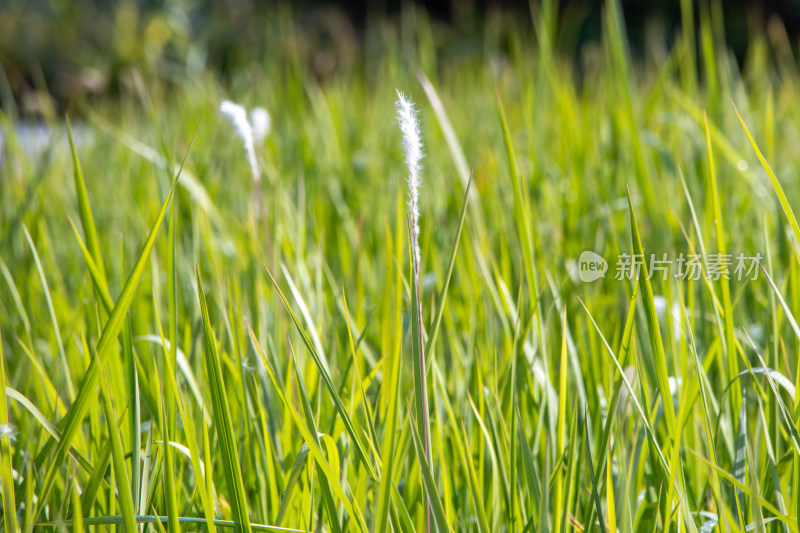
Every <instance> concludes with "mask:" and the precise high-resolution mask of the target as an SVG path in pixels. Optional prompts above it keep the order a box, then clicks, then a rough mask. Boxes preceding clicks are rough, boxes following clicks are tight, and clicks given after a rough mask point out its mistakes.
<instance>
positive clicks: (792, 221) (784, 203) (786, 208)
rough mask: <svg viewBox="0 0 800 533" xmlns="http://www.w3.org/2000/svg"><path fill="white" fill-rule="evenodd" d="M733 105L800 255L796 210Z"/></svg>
mask: <svg viewBox="0 0 800 533" xmlns="http://www.w3.org/2000/svg"><path fill="white" fill-rule="evenodd" d="M731 105H732V106H733V110H734V111H735V112H736V116H737V117H738V118H739V122H740V123H741V124H742V129H744V132H745V134H746V135H747V139H748V140H749V141H750V144H751V145H752V146H753V150H754V151H755V153H756V157H758V161H759V163H761V166H762V167H763V168H764V171H765V172H766V173H767V176H769V181H770V183H772V188H773V189H774V190H775V195H776V196H777V197H778V201H779V202H780V204H781V208H782V209H783V214H784V215H785V216H786V220H787V221H788V222H789V226H791V228H792V233H793V234H794V243H795V244H794V251H795V254H797V255H798V257H800V250H798V249H797V246H800V227H798V225H797V219H796V218H795V216H794V212H793V211H792V206H790V205H789V200H787V199H786V194H784V192H783V188H782V187H781V184H780V182H779V181H778V178H777V176H775V172H773V171H772V167H771V166H770V165H769V163H768V162H767V160H766V159H765V158H764V156H763V155H762V154H761V150H760V149H759V148H758V144H756V141H755V139H753V136H752V135H750V130H749V129H748V128H747V124H745V123H744V119H743V118H742V115H740V114H739V110H738V109H736V106H735V105H734V104H733V101H731Z"/></svg>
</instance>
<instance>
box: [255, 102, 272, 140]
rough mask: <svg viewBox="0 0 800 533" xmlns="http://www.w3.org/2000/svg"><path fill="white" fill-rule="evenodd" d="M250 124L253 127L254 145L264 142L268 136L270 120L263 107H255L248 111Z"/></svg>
mask: <svg viewBox="0 0 800 533" xmlns="http://www.w3.org/2000/svg"><path fill="white" fill-rule="evenodd" d="M250 124H252V126H253V139H254V140H255V142H256V143H262V142H264V139H266V138H267V135H269V129H270V126H272V119H271V118H270V116H269V112H268V111H267V110H266V109H264V108H263V107H256V108H253V109H251V110H250Z"/></svg>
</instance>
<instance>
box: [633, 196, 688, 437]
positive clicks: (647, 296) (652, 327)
mask: <svg viewBox="0 0 800 533" xmlns="http://www.w3.org/2000/svg"><path fill="white" fill-rule="evenodd" d="M628 207H629V209H630V214H631V237H632V240H633V251H634V254H635V255H636V256H638V257H639V258H641V265H640V270H639V271H638V273H636V275H638V277H639V285H640V287H641V290H642V298H643V299H644V302H643V303H644V310H645V316H646V317H647V331H648V334H649V337H650V348H651V349H652V350H653V364H654V365H655V368H656V379H657V380H658V389H659V394H660V395H661V403H662V405H663V406H664V419H665V420H666V422H667V431H668V433H669V435H670V438H671V439H673V440H675V438H676V436H677V431H678V427H677V423H676V421H675V407H674V406H673V404H672V394H671V392H670V388H669V373H668V372H667V356H666V354H665V353H664V344H663V343H662V342H661V329H660V327H659V325H658V313H657V312H656V305H655V300H654V299H653V287H652V285H651V284H650V277H649V276H648V270H647V258H646V257H645V255H644V248H643V247H642V239H641V238H640V237H639V226H638V224H637V223H636V215H635V213H634V212H633V200H632V199H631V193H630V191H628Z"/></svg>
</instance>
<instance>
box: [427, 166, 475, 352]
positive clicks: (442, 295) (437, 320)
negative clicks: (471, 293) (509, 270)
mask: <svg viewBox="0 0 800 533" xmlns="http://www.w3.org/2000/svg"><path fill="white" fill-rule="evenodd" d="M473 170H474V169H473ZM471 185H472V171H470V174H469V180H468V181H467V186H466V192H465V193H464V202H463V203H462V205H461V215H460V216H459V218H458V229H456V237H455V240H454V241H453V249H452V250H451V252H450V261H449V262H448V264H447V273H446V274H445V277H444V282H443V283H442V289H441V290H440V291H439V298H438V304H437V306H436V314H435V315H434V317H433V323H432V326H431V328H430V336H429V338H428V355H427V356H426V357H425V364H426V365H427V366H430V364H431V361H432V360H433V349H434V347H435V346H436V338H437V337H438V335H439V326H440V325H441V322H442V313H444V304H445V302H446V301H447V289H448V288H449V287H450V278H451V277H452V276H453V267H455V264H456V254H457V253H458V243H459V242H460V241H461V230H462V229H463V228H464V220H465V218H466V215H467V203H468V200H469V193H470V191H471V190H472V189H471V188H470V186H471Z"/></svg>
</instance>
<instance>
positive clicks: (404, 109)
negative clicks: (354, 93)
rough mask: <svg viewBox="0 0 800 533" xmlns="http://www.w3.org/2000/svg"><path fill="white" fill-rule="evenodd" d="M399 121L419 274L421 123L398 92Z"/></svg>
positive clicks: (412, 238) (409, 101) (406, 100)
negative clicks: (406, 169) (406, 168)
mask: <svg viewBox="0 0 800 533" xmlns="http://www.w3.org/2000/svg"><path fill="white" fill-rule="evenodd" d="M395 107H396V108H397V121H398V123H399V124H400V131H401V132H403V149H404V150H405V153H406V166H407V167H408V210H409V212H410V213H411V241H412V243H411V245H412V246H413V248H414V261H415V265H414V268H415V269H416V270H417V273H419V255H420V253H419V186H420V183H421V182H422V180H421V178H420V170H421V168H422V165H420V160H422V141H421V140H420V129H419V122H418V121H417V110H416V109H415V108H414V103H413V102H412V101H411V100H408V99H406V97H405V96H403V93H401V92H400V91H397V103H396V104H395Z"/></svg>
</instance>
